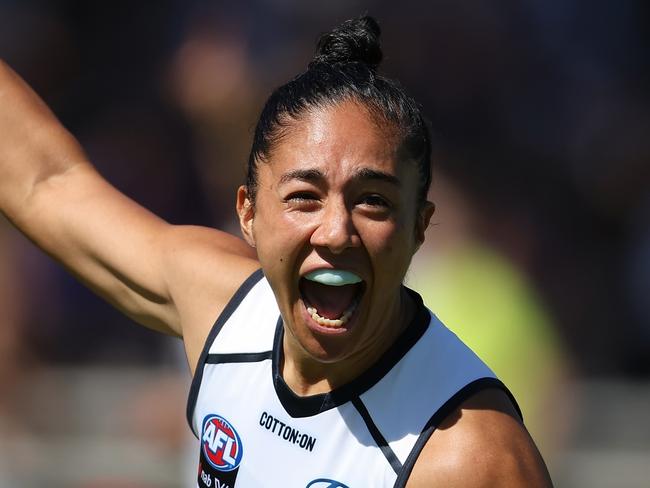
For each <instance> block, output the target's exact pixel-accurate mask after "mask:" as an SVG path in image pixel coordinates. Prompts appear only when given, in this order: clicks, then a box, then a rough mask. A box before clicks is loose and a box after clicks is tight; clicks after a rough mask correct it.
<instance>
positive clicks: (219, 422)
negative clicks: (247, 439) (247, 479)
mask: <svg viewBox="0 0 650 488" xmlns="http://www.w3.org/2000/svg"><path fill="white" fill-rule="evenodd" d="M201 446H202V448H203V453H204V454H205V457H206V459H207V460H208V462H209V463H210V464H211V465H212V466H213V467H214V468H216V469H218V470H219V471H232V470H233V469H236V468H237V466H239V463H240V462H241V458H242V455H243V447H242V442H241V439H240V438H239V434H237V431H236V430H235V428H234V427H233V425H232V424H231V423H230V422H228V421H227V420H226V419H224V418H223V417H220V416H219V415H208V416H206V417H205V419H204V420H203V433H202V435H201Z"/></svg>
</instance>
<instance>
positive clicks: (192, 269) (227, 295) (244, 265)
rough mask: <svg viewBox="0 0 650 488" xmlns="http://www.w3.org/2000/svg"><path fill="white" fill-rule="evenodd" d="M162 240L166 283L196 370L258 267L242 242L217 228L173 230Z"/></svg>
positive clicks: (189, 358) (251, 250) (189, 227)
mask: <svg viewBox="0 0 650 488" xmlns="http://www.w3.org/2000/svg"><path fill="white" fill-rule="evenodd" d="M162 238H163V239H164V244H163V247H164V249H165V268H166V269H167V270H168V271H167V273H166V277H165V279H166V281H167V286H168V288H169V290H170V295H171V297H172V300H173V302H174V305H175V308H176V310H177V313H178V314H179V317H178V320H179V322H180V324H181V329H182V335H183V341H184V343H185V348H186V352H187V355H188V360H189V362H190V365H191V367H194V365H195V364H196V361H197V360H198V357H199V355H200V352H201V350H202V349H203V345H204V343H205V340H206V338H207V336H208V333H209V332H210V329H211V328H212V325H213V324H214V322H215V320H216V319H217V317H218V316H219V315H220V314H221V312H222V311H223V309H224V308H225V306H226V305H227V303H228V301H229V300H230V299H231V298H232V296H233V295H234V294H235V292H236V291H237V290H238V289H239V287H240V286H241V285H242V283H243V282H244V281H245V280H246V279H247V278H248V277H249V276H250V275H251V274H252V273H253V272H254V271H255V270H256V269H258V268H259V267H260V265H259V262H258V261H257V259H256V258H255V252H254V250H253V249H252V248H251V247H250V246H248V244H246V242H244V241H243V240H242V239H239V238H237V237H235V236H233V235H231V234H228V233H226V232H222V231H219V230H216V229H210V228H205V227H197V226H172V227H171V228H170V229H169V230H168V232H167V233H166V235H165V236H164V237H162Z"/></svg>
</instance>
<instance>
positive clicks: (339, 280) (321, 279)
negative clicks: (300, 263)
mask: <svg viewBox="0 0 650 488" xmlns="http://www.w3.org/2000/svg"><path fill="white" fill-rule="evenodd" d="M305 278H306V279H308V280H309V281H315V282H316V283H321V284H323V285H329V286H344V285H354V284H355V283H360V282H361V281H362V280H361V278H359V276H357V275H356V274H354V273H352V272H351V271H343V270H340V269H318V270H316V271H312V272H310V273H307V274H306V275H305Z"/></svg>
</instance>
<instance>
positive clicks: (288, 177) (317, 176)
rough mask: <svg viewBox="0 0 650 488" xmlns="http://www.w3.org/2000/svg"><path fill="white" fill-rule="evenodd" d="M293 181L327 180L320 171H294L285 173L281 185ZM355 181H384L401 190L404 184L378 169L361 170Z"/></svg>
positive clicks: (356, 174)
mask: <svg viewBox="0 0 650 488" xmlns="http://www.w3.org/2000/svg"><path fill="white" fill-rule="evenodd" d="M292 180H301V181H306V182H310V183H319V182H322V181H324V180H325V174H324V173H323V172H322V171H320V170H318V169H294V170H292V171H288V172H286V173H284V174H283V175H282V176H281V177H280V185H282V184H284V183H288V182H290V181H292ZM352 180H355V181H383V182H385V183H389V184H391V185H394V186H397V187H398V188H400V187H401V186H402V182H401V181H400V179H399V178H398V177H397V176H394V175H392V174H390V173H385V172H384V171H378V170H376V169H370V168H361V169H360V170H359V171H357V172H356V173H355V174H354V175H353V176H352Z"/></svg>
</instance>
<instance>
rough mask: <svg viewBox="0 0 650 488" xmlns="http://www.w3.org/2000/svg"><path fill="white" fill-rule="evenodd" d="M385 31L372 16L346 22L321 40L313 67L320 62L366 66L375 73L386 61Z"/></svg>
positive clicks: (324, 35)
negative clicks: (383, 49) (382, 44)
mask: <svg viewBox="0 0 650 488" xmlns="http://www.w3.org/2000/svg"><path fill="white" fill-rule="evenodd" d="M380 34H381V29H379V25H378V24H377V21H376V20H375V19H373V18H372V17H370V16H367V15H365V16H362V17H359V18H358V19H352V20H346V21H345V22H343V23H342V24H341V25H340V26H338V27H336V28H335V29H334V30H332V31H331V32H328V33H326V34H323V35H322V36H321V37H320V39H319V40H318V45H317V46H316V54H315V55H314V59H313V60H312V62H311V63H309V67H310V68H312V67H313V66H314V65H316V64H319V63H324V64H338V63H341V64H343V63H354V62H358V63H364V64H366V65H368V67H370V68H371V69H372V70H373V71H375V70H376V69H377V66H379V63H381V60H382V57H383V55H382V52H381V47H380V45H379V35H380Z"/></svg>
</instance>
